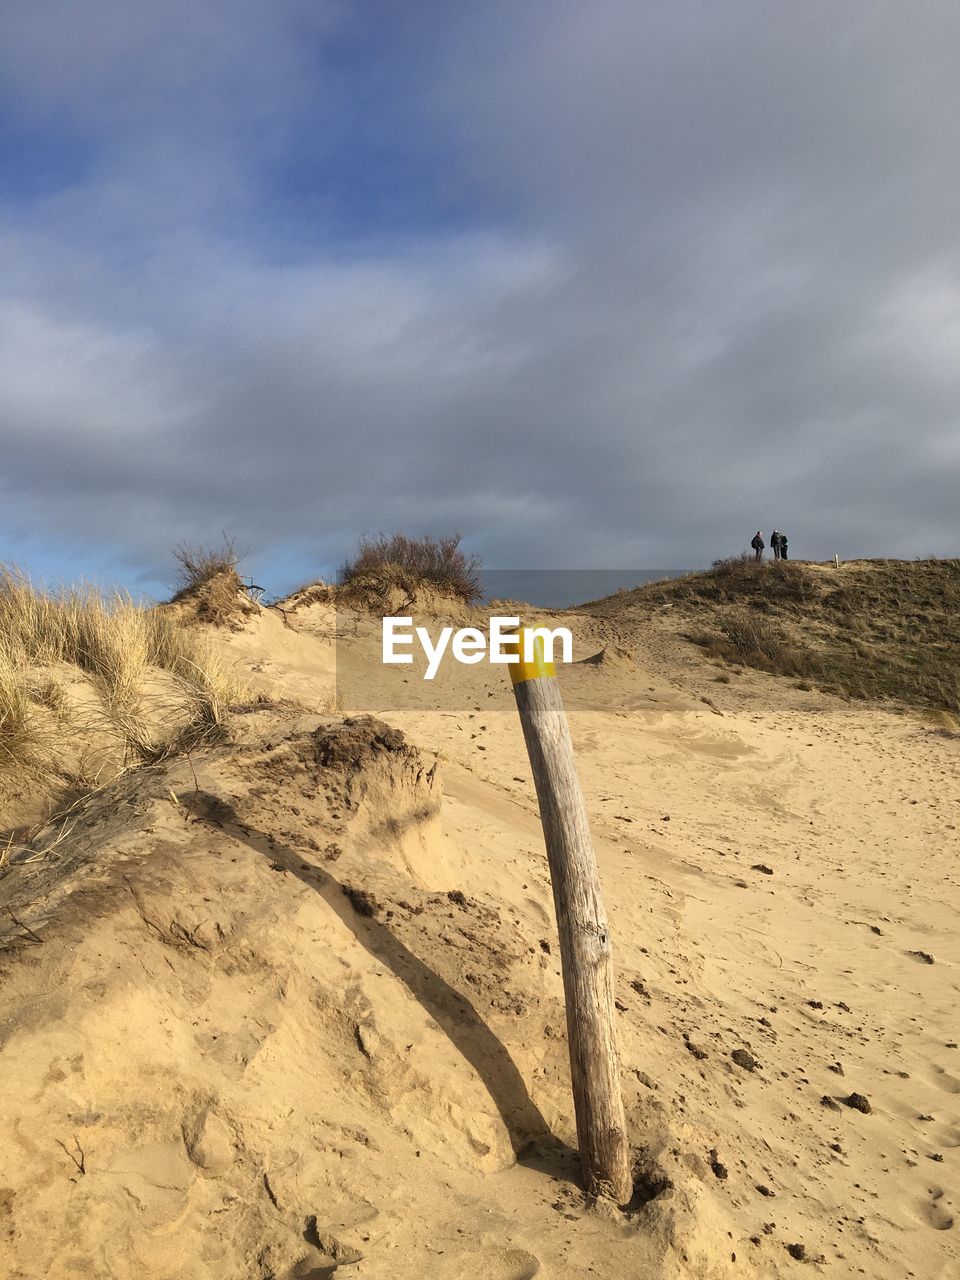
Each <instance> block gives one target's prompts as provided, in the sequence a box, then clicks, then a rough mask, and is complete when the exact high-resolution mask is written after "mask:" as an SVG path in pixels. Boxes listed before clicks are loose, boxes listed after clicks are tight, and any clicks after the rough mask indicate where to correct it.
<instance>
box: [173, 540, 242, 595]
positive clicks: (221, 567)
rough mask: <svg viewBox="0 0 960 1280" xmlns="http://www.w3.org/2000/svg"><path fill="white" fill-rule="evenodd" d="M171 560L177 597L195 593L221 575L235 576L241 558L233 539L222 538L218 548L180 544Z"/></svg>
mask: <svg viewBox="0 0 960 1280" xmlns="http://www.w3.org/2000/svg"><path fill="white" fill-rule="evenodd" d="M173 558H174V560H175V561H176V562H177V583H178V586H179V591H178V592H177V595H178V596H179V595H181V594H182V593H184V592H190V591H196V590H197V589H198V588H199V587H202V586H204V585H205V584H206V583H208V582H212V581H213V579H214V578H217V577H219V576H220V575H221V574H233V575H236V573H237V566H238V565H239V564H240V561H241V560H242V559H243V556H242V555H240V554H239V553H238V552H237V548H236V545H235V543H234V541H233V539H232V538H227V537H224V539H223V542H222V543H221V544H220V546H219V547H204V546H191V545H190V544H189V543H186V542H181V543H180V544H179V546H177V547H175V548H174V550H173ZM175 598H176V597H175Z"/></svg>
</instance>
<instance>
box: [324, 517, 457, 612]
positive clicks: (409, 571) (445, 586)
mask: <svg viewBox="0 0 960 1280" xmlns="http://www.w3.org/2000/svg"><path fill="white" fill-rule="evenodd" d="M340 585H341V589H346V590H347V591H348V592H349V593H352V594H356V595H358V596H360V597H361V598H364V599H369V600H370V601H372V602H378V601H379V600H382V599H384V598H385V597H386V596H387V595H388V594H389V593H390V592H391V591H393V590H397V589H398V590H401V591H403V592H404V593H405V594H406V595H408V596H410V597H411V598H412V597H413V596H414V595H415V594H416V592H417V590H418V589H420V588H421V587H424V586H429V587H433V589H434V590H435V591H437V592H439V593H440V594H441V595H448V596H454V597H456V598H458V599H460V600H463V601H464V602H465V603H466V604H471V603H472V602H473V601H474V600H479V599H480V598H481V596H482V595H483V586H482V583H481V579H480V559H479V557H478V556H468V555H467V554H466V553H465V552H463V551H461V550H460V534H459V533H456V534H451V535H450V536H449V537H445V538H434V537H430V536H429V535H428V536H425V537H422V538H410V537H408V536H407V535H406V534H405V533H395V534H392V535H391V536H390V537H387V536H386V534H382V533H381V534H379V535H378V536H377V537H376V538H362V539H361V541H360V545H359V547H358V549H357V554H356V555H355V556H354V558H353V559H352V560H348V561H347V563H346V564H345V565H344V566H343V568H342V569H341V570H340Z"/></svg>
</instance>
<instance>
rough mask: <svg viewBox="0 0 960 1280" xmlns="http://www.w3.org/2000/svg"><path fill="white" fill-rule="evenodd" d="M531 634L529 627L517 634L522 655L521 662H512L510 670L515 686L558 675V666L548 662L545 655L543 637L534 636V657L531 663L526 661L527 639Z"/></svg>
mask: <svg viewBox="0 0 960 1280" xmlns="http://www.w3.org/2000/svg"><path fill="white" fill-rule="evenodd" d="M529 634H530V629H529V628H527V627H521V629H520V631H519V632H518V633H517V637H516V640H517V652H518V653H519V655H520V661H519V662H511V663H510V668H509V669H510V679H511V681H512V682H513V683H514V684H521V683H522V682H523V681H524V680H540V679H543V678H544V677H550V676H555V675H556V674H557V668H556V664H555V663H553V662H548V661H547V659H546V656H545V654H544V650H543V636H538V635H536V634H534V635H533V637H532V638H533V655H532V657H531V660H530V661H529V662H527V661H526V660H525V658H524V653H525V651H526V647H527V639H526V637H527V636H528V635H529Z"/></svg>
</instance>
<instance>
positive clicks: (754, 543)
mask: <svg viewBox="0 0 960 1280" xmlns="http://www.w3.org/2000/svg"><path fill="white" fill-rule="evenodd" d="M750 545H751V547H753V549H754V551H755V552H756V553H757V554H756V559H757V560H762V559H763V548H764V546H765V543H764V541H763V534H762V533H761V532H760V530H759V529H758V530H757V532H756V533H755V534H754V535H753V537H752V538H751V539H750Z"/></svg>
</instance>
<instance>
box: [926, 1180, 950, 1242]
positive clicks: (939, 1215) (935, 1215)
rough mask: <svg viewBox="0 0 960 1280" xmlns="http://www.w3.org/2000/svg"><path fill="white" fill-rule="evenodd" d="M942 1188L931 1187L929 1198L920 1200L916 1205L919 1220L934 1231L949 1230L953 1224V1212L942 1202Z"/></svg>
mask: <svg viewBox="0 0 960 1280" xmlns="http://www.w3.org/2000/svg"><path fill="white" fill-rule="evenodd" d="M943 1195H944V1192H943V1188H942V1187H931V1188H930V1191H929V1199H927V1200H921V1201H920V1202H919V1204H918V1206H917V1212H918V1214H919V1216H920V1220H921V1221H922V1222H925V1223H926V1224H927V1226H928V1227H933V1229H934V1231H949V1230H950V1228H951V1227H952V1226H953V1214H952V1213H951V1212H950V1210H949V1208H948V1207H947V1206H946V1205H945V1204H944V1203H943Z"/></svg>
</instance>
